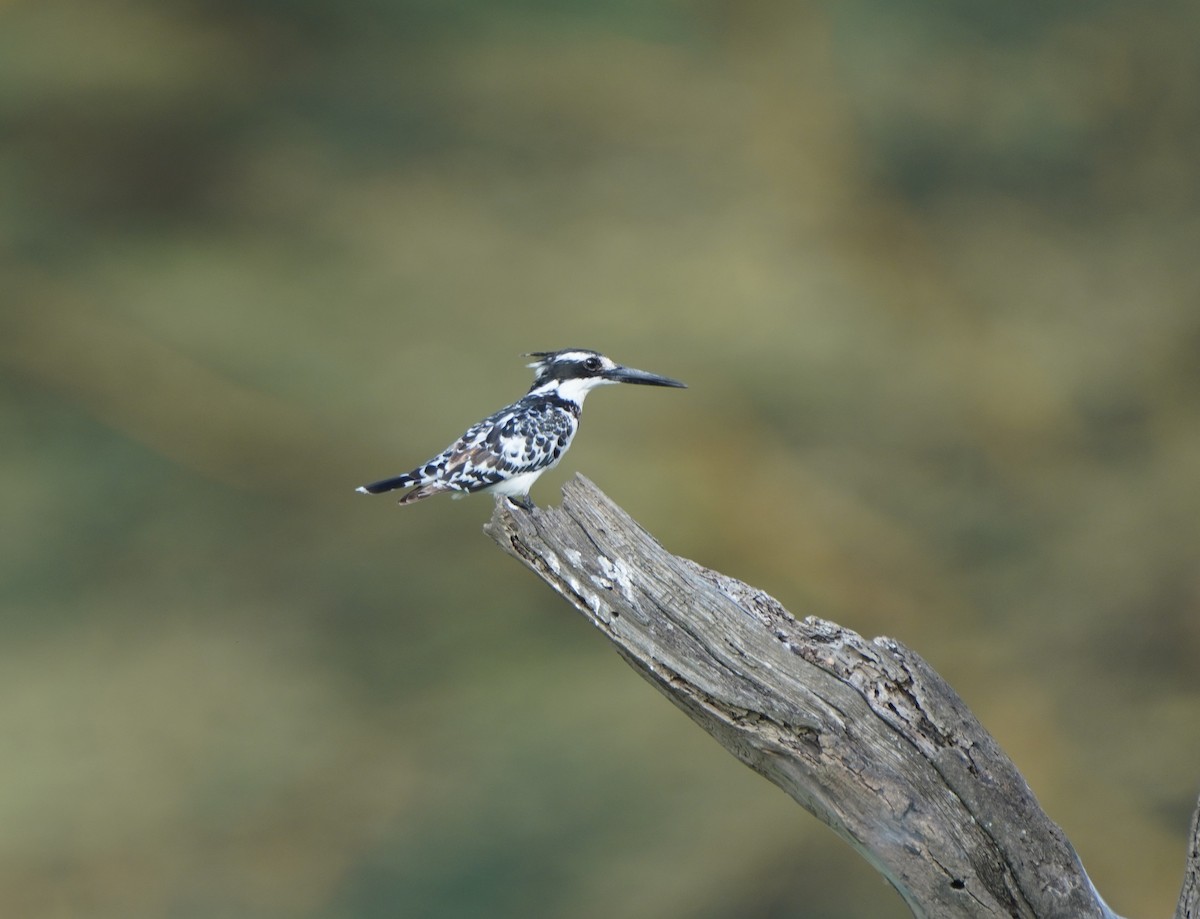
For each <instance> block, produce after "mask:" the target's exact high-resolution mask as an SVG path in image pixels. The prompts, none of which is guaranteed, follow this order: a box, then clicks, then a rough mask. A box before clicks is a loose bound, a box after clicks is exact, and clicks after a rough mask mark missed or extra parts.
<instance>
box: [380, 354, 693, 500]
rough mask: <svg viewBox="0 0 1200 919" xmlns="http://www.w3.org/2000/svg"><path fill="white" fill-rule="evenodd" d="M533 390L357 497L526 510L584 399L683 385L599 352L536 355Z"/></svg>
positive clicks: (567, 439) (567, 442)
mask: <svg viewBox="0 0 1200 919" xmlns="http://www.w3.org/2000/svg"><path fill="white" fill-rule="evenodd" d="M525 356H526V357H532V358H534V361H533V363H532V364H530V365H529V366H530V367H532V368H533V371H534V380H533V386H532V387H530V389H529V392H528V393H526V394H525V395H524V396H522V397H521V398H520V399H519V400H517V401H516V402H514V403H513V404H512V405H509V406H506V407H505V408H502V409H500V411H498V412H496V413H495V414H492V415H488V417H486V418H484V419H483V421H480V422H479V423H478V424H474V425H472V426H471V427H470V428H468V429H467V432H466V433H465V434H463V436H462V437H460V438H459V439H458V440H456V441H455V442H454V443H452V444H451V445H450V446H448V447H447V448H446V449H445V450H443V451H442V452H441V453H439V454H438V455H437V456H435V457H434V458H433V459H431V460H429V462H427V463H424V464H423V465H421V466H418V467H417V468H416V469H414V470H412V471H411V472H406V473H404V475H398V476H396V477H395V478H391V479H383V480H381V481H379V482H373V483H371V484H370V485H363V486H361V487H359V488H358V489H357V490H358V491H361V492H362V493H363V494H367V495H378V494H382V493H383V492H385V491H392V490H394V489H397V488H408V487H409V486H411V485H415V486H416V488H414V489H413V490H412V491H410V492H409V493H408V494H406V495H405V496H404V497H403V498H401V499H400V503H401V504H410V503H412V502H413V501H420V500H421V499H422V498H428V497H431V496H432V495H436V494H440V493H441V492H444V491H448V492H452V493H453V496H454V497H456V498H461V497H462V496H463V495H464V494H469V493H471V492H476V491H486V492H490V493H491V494H494V495H505V496H508V497H512V498H514V499H515V500H516V501H517V502H518V503H519V504H521V505H522V506H523V507H525V508H532V507H533V503H532V502H531V501H530V499H529V489H530V488H531V487H532V486H533V483H534V482H535V481H536V480H537V477H538V476H540V475H541V474H542V473H543V472H545V471H546V470H547V469H549V468H550V467H552V466H554V465H556V464H557V463H558V461H559V460H560V459H562V457H563V454H564V453H566V452H567V447H569V446H570V445H571V438H573V437H574V436H575V431H576V429H577V428H578V427H579V413H580V411H581V410H582V409H583V400H584V397H585V396H587V394H588V392H589V391H590V390H592V389H595V388H596V387H597V386H604V385H605V384H606V383H642V384H644V385H647V386H678V387H683V388H686V386H687V384H686V383H680V382H679V381H678V380H672V379H669V378H667V377H660V376H659V375H658V374H655V373H646V372H645V371H644V370H634V369H633V368H632V367H622V366H621V365H620V364H617V363H615V362H614V361H612V360H610V359H608V358H607V357H605V356H604V355H603V354H600V353H599V352H597V351H587V350H584V349H583V348H570V349H567V350H565V351H534V352H532V353H530V354H527V355H525Z"/></svg>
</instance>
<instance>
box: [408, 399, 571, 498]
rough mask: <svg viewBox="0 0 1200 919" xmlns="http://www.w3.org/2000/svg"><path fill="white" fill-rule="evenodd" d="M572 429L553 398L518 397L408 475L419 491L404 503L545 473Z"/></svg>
mask: <svg viewBox="0 0 1200 919" xmlns="http://www.w3.org/2000/svg"><path fill="white" fill-rule="evenodd" d="M578 425H579V420H578V418H577V417H576V415H575V413H574V412H573V411H571V410H570V407H569V406H566V405H563V404H562V403H561V402H559V401H558V400H554V399H547V398H536V397H534V398H526V399H522V400H521V401H520V402H517V403H515V404H513V405H511V406H509V407H508V408H504V409H501V410H500V411H498V412H496V413H495V414H494V415H489V416H488V417H487V418H485V419H483V421H480V422H479V423H478V424H475V425H472V426H471V427H470V428H469V429H468V430H467V431H466V433H464V434H463V435H462V437H460V438H459V439H458V440H456V441H455V442H454V443H452V444H451V445H450V446H449V447H447V448H446V449H445V450H443V451H442V452H441V453H440V454H438V455H437V456H435V457H434V458H433V459H431V460H430V461H429V462H427V463H425V464H424V465H423V466H419V467H418V468H416V469H414V470H413V471H412V472H411V473H409V476H410V477H411V478H412V484H414V485H418V486H423V487H420V488H418V489H417V491H415V492H412V493H411V494H409V495H405V500H406V501H407V500H408V499H410V498H411V499H412V500H420V498H423V497H428V496H429V495H430V494H434V493H436V492H438V491H458V492H474V491H480V490H482V489H484V488H488V487H490V486H492V485H495V484H497V483H498V482H502V481H504V480H505V479H509V478H512V477H513V476H515V475H521V474H523V473H528V472H537V471H539V470H542V469H548V468H549V467H551V466H553V465H554V464H555V463H557V462H558V461H559V460H560V459H562V456H563V453H564V452H566V449H567V447H568V446H570V443H571V438H572V437H574V436H575V430H576V428H577V427H578ZM417 492H421V494H420V495H419V496H418V495H417Z"/></svg>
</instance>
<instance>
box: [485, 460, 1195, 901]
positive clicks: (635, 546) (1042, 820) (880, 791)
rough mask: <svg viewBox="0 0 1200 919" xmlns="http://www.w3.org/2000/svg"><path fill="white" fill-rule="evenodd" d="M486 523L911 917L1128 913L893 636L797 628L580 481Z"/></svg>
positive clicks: (814, 624)
mask: <svg viewBox="0 0 1200 919" xmlns="http://www.w3.org/2000/svg"><path fill="white" fill-rule="evenodd" d="M485 530H486V531H487V532H488V534H489V535H490V536H491V537H492V538H493V539H495V540H496V542H497V543H499V544H500V546H501V547H502V548H503V549H504V550H505V551H507V552H509V553H510V554H511V555H514V556H515V557H517V558H518V559H520V560H521V561H522V562H524V563H525V564H526V565H527V566H528V567H529V568H531V569H533V571H534V572H536V573H537V574H538V575H539V576H540V577H541V578H542V579H543V580H545V581H546V582H547V583H548V584H549V585H550V586H551V587H553V588H554V589H555V590H556V591H558V593H560V594H561V595H562V596H563V597H565V598H566V599H567V600H569V601H570V602H571V603H572V604H573V605H574V606H575V607H576V608H577V609H578V610H579V611H580V612H582V613H583V614H584V615H585V616H586V617H587V618H588V619H589V620H590V621H591V622H592V623H593V624H594V625H595V626H596V627H597V628H599V629H600V630H601V632H603V633H604V634H605V635H606V636H607V637H608V638H609V639H610V640H611V641H612V642H613V644H614V645H615V646H616V648H617V652H618V653H619V654H620V655H621V656H622V657H624V658H625V660H626V661H628V662H629V664H630V665H631V666H632V667H633V668H634V669H635V670H637V671H638V672H639V673H641V674H642V676H643V677H645V678H646V679H647V680H649V681H650V682H651V683H653V684H654V685H655V686H657V687H658V688H659V689H660V690H661V691H662V692H663V693H664V694H665V695H666V696H667V697H668V698H669V699H670V700H671V701H672V702H674V703H675V704H676V705H678V706H679V707H680V708H681V709H683V710H684V711H685V712H686V713H687V714H688V715H689V716H690V717H691V718H692V720H694V721H695V722H696V723H697V724H699V725H700V726H701V727H703V728H704V729H705V730H706V731H708V732H709V733H710V734H712V735H713V737H715V738H716V739H717V740H718V741H719V742H720V743H721V744H722V745H723V746H724V747H725V748H726V749H727V750H729V751H730V752H731V753H732V754H733V755H734V756H736V757H737V758H738V759H740V760H741V761H742V762H744V763H745V764H746V765H748V766H750V768H752V769H754V770H755V771H756V772H759V773H761V774H762V775H764V776H766V777H767V778H768V779H770V780H771V781H772V782H774V783H775V784H776V785H778V786H779V787H780V788H782V789H783V790H784V791H785V792H787V793H788V794H789V795H791V796H792V797H793V798H795V799H796V801H797V802H799V803H800V804H801V805H802V806H803V807H804V808H806V809H807V810H808V811H810V812H811V813H812V814H814V815H815V816H816V817H817V818H818V819H820V820H821V821H823V822H824V823H826V824H827V825H828V826H830V827H831V828H832V829H833V830H834V832H836V833H837V834H838V835H839V836H841V837H842V838H843V839H845V840H846V841H847V842H848V843H850V845H851V846H853V847H854V848H855V849H856V850H857V851H858V852H859V853H860V854H862V856H863V857H864V858H866V859H867V861H868V862H870V863H871V865H873V866H874V867H875V868H876V869H877V870H878V871H879V872H880V873H882V874H883V875H884V877H886V878H887V879H888V881H889V882H890V883H891V884H892V886H894V887H895V888H896V890H897V891H899V893H900V895H901V896H902V897H903V898H904V900H905V901H906V902H907V903H908V906H909V908H910V909H911V910H912V911H913V914H914V915H916V916H919V917H930V919H942V917H947V919H948V917H967V916H970V917H977V916H979V917H983V916H986V917H999V916H1004V917H1029V919H1051V917H1055V919H1058V917H1061V919H1089V917H1098V919H1099V917H1103V919H1116V914H1114V913H1113V912H1112V910H1110V909H1109V908H1108V906H1107V905H1106V904H1105V903H1104V901H1103V900H1102V899H1101V898H1100V895H1099V894H1098V893H1097V892H1096V890H1095V888H1094V887H1093V886H1092V883H1091V881H1090V880H1089V879H1088V876H1087V874H1086V873H1085V872H1084V870H1083V866H1082V865H1081V864H1080V861H1079V857H1078V855H1076V853H1075V850H1074V849H1073V848H1072V847H1071V844H1070V843H1069V842H1068V840H1067V839H1066V837H1065V836H1064V835H1063V832H1062V830H1061V829H1059V827H1058V826H1057V825H1055V823H1054V822H1053V821H1051V820H1050V818H1049V817H1047V816H1046V814H1045V813H1044V812H1043V811H1042V809H1041V808H1040V807H1039V806H1038V803H1037V801H1036V799H1035V798H1034V796H1033V793H1032V792H1031V791H1030V789H1029V786H1028V785H1027V784H1026V782H1025V780H1024V778H1022V776H1021V774H1020V773H1019V772H1018V771H1017V769H1016V767H1015V766H1014V765H1013V763H1012V761H1011V760H1009V758H1008V757H1007V756H1006V755H1005V754H1004V752H1003V751H1002V750H1001V749H1000V747H999V746H998V745H997V744H996V741H995V740H994V739H993V738H992V737H991V735H990V734H988V733H987V731H985V730H984V728H983V726H982V725H980V723H979V721H978V720H977V719H976V718H975V716H974V715H972V714H971V712H970V710H968V708H967V707H966V705H965V704H964V703H963V701H962V700H961V699H960V698H959V697H958V695H957V694H956V693H955V692H954V690H953V689H952V688H951V687H950V686H949V685H948V684H947V683H946V682H945V681H944V680H943V679H942V678H941V677H940V676H938V674H937V673H935V672H934V671H933V669H932V668H930V666H929V665H928V664H926V663H925V661H924V660H922V659H921V658H920V657H919V656H918V655H917V654H915V653H914V652H912V651H910V650H909V649H908V648H906V647H905V646H904V645H902V644H900V643H899V642H898V641H895V640H894V639H891V638H875V639H871V640H867V639H865V638H863V637H862V636H860V635H858V634H856V633H854V632H852V631H850V630H849V629H844V628H842V627H841V626H838V625H836V624H834V623H832V622H826V621H823V620H820V619H817V618H814V617H811V616H810V617H808V618H805V619H803V620H800V621H797V620H796V619H795V618H794V617H793V616H792V615H791V614H790V613H789V612H788V611H787V610H785V609H784V608H783V607H782V606H781V605H780V604H779V603H778V602H777V601H776V600H774V599H773V598H771V597H770V596H768V595H767V594H765V593H763V592H762V591H760V590H756V589H755V588H753V587H750V586H748V585H746V584H744V583H742V582H741V581H738V580H735V579H734V578H730V577H727V576H725V575H723V574H719V573H717V572H715V571H711V570H709V569H707V568H704V567H702V566H700V565H697V564H696V563H694V562H691V561H689V560H687V559H684V558H679V557H677V556H674V555H672V554H670V553H669V552H667V551H666V550H665V549H663V547H662V546H661V545H659V543H658V542H657V541H656V540H655V539H654V538H653V537H652V536H651V535H650V534H649V533H647V532H646V531H645V530H643V529H642V528H641V527H640V526H638V524H637V523H636V522H634V520H633V519H632V518H630V517H629V515H628V514H626V513H625V512H624V511H623V510H621V508H620V507H618V506H617V505H616V504H614V503H613V502H612V501H611V500H610V499H609V498H608V497H607V496H606V495H604V494H603V493H602V492H601V491H600V490H599V489H598V488H597V487H596V486H595V485H594V484H592V483H591V482H590V481H588V480H587V479H585V478H583V477H582V476H576V477H575V478H574V479H572V480H571V481H569V482H568V483H567V485H566V486H565V488H564V489H563V503H562V506H561V507H557V508H546V509H535V510H532V511H527V510H525V509H523V508H520V507H517V506H516V505H514V504H512V503H511V502H509V501H507V500H505V499H498V500H497V502H496V509H495V512H494V514H493V516H492V520H491V522H490V523H488V524H487V525H486V527H485ZM1198 814H1200V811H1198ZM1198 902H1200V828H1198V827H1197V825H1196V821H1195V819H1194V820H1193V827H1192V835H1191V845H1190V849H1189V853H1188V859H1187V873H1186V876H1185V882H1184V889H1183V893H1182V895H1181V897H1180V903H1179V910H1178V912H1177V914H1176V916H1177V919H1200V906H1198V905H1197V904H1198Z"/></svg>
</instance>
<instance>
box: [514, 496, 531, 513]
mask: <svg viewBox="0 0 1200 919" xmlns="http://www.w3.org/2000/svg"><path fill="white" fill-rule="evenodd" d="M508 500H509V501H511V502H512V503H513V504H515V505H516V506H517V507H519V508H521V509H523V510H527V511H530V512H533V511H534V510H536V508H535V507H534V504H533V499H532V498H530V497H529V495H509V496H508Z"/></svg>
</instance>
